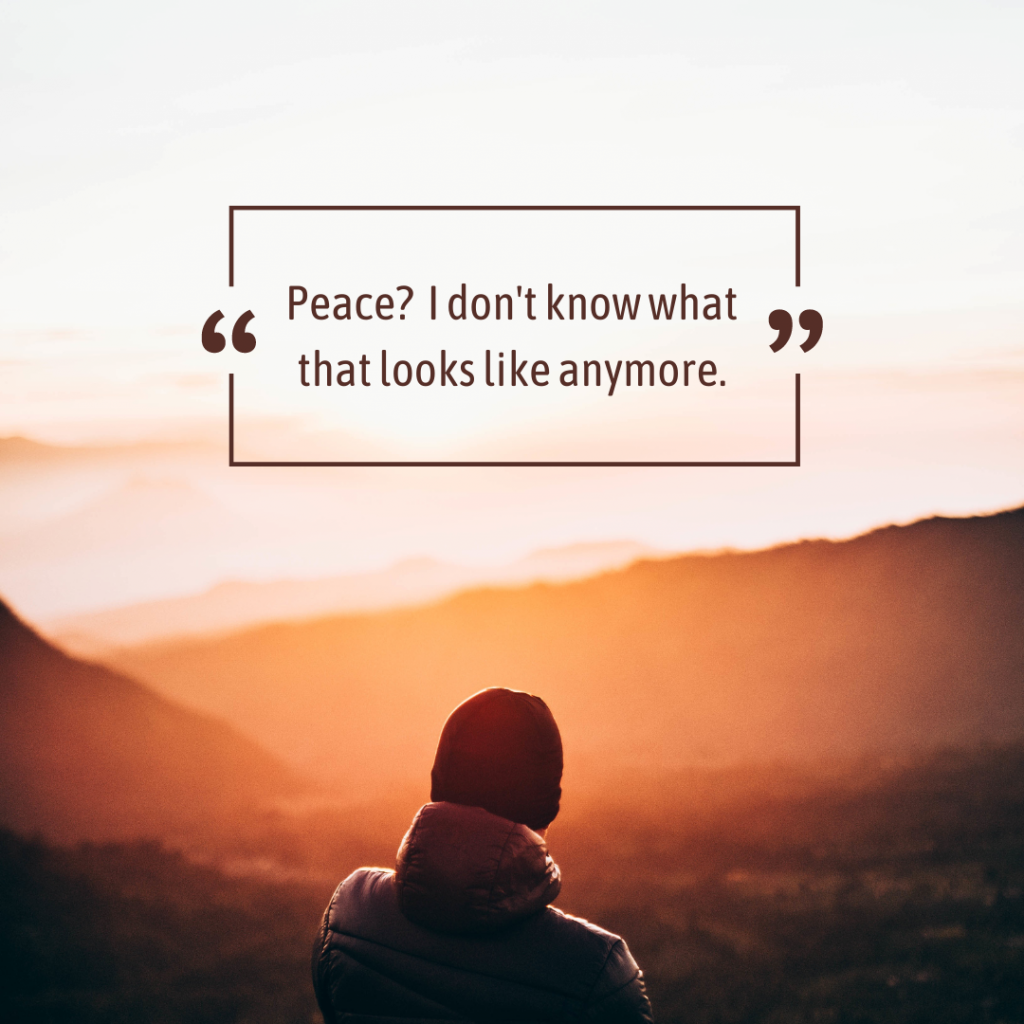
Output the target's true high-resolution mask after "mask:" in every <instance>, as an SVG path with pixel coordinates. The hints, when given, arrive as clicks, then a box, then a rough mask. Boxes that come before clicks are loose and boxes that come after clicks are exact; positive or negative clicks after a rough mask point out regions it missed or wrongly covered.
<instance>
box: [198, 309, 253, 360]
mask: <svg viewBox="0 0 1024 1024" xmlns="http://www.w3.org/2000/svg"><path fill="white" fill-rule="evenodd" d="M255 316H256V314H255V313H253V311H252V310H251V309H247V310H246V311H245V312H244V313H243V314H242V315H241V316H240V317H239V318H238V319H237V320H236V321H235V326H234V327H233V328H232V329H231V344H232V345H234V347H235V349H236V351H238V352H251V351H252V350H253V349H254V348H255V347H256V337H255V335H253V334H250V333H249V332H248V331H247V330H246V327H248V326H249V321H250V320H253V319H255ZM223 319H224V314H223V313H222V312H221V311H220V310H219V309H218V310H217V311H216V312H214V313H211V314H210V315H209V316H208V317H207V319H206V323H205V324H203V348H205V349H206V351H207V352H223V351H224V346H225V345H226V344H227V342H226V341H225V339H224V335H223V334H221V333H220V332H219V331H218V330H217V324H219V323H220V322H221V320H223Z"/></svg>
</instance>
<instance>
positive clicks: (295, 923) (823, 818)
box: [0, 746, 1024, 1024]
mask: <svg viewBox="0 0 1024 1024" xmlns="http://www.w3.org/2000/svg"><path fill="white" fill-rule="evenodd" d="M813 779H814V776H812V775H807V774H800V773H792V772H785V771H776V772H759V773H757V774H756V775H755V776H752V777H750V778H748V779H747V781H746V784H745V785H742V784H739V783H738V781H737V779H736V778H726V779H720V780H718V783H720V784H716V783H715V782H714V780H712V782H711V784H709V785H706V786H704V787H703V788H702V789H701V790H700V792H699V793H698V791H697V788H696V787H695V785H694V783H695V780H694V779H690V780H689V782H688V783H687V784H685V785H684V784H683V783H682V782H681V781H677V783H676V784H675V785H673V786H664V785H663V786H662V787H661V789H660V791H659V792H657V793H654V792H651V791H643V792H638V793H637V799H636V800H635V801H632V802H628V803H622V804H620V805H618V806H604V807H590V808H583V807H579V806H576V808H575V810H574V811H573V813H571V814H567V815H566V817H565V819H564V820H563V819H561V818H560V819H559V820H558V821H557V822H556V824H555V826H554V828H553V829H552V832H551V835H550V837H549V838H550V840H551V846H552V850H553V853H554V854H555V856H556V858H557V859H558V860H559V861H560V862H561V864H562V868H563V872H564V875H565V878H566V887H565V890H564V896H563V898H562V899H561V900H560V901H559V905H560V906H562V907H563V909H566V910H569V911H571V912H575V913H579V914H583V915H585V916H588V917H592V918H593V919H594V920H596V921H598V922H600V923H601V924H603V925H605V926H606V927H609V928H612V929H615V930H617V931H621V932H622V934H624V935H625V936H626V938H627V940H628V941H629V943H630V946H631V948H632V949H633V951H634V953H635V955H636V957H637V960H638V961H639V962H640V964H641V966H642V967H643V968H644V970H645V972H646V974H647V979H648V984H649V989H650V993H651V999H652V1003H653V1005H654V1008H655V1013H656V1017H657V1019H658V1020H659V1021H662V1022H674V1021H678V1022H691V1021H692V1022H699V1024H705V1022H706V1024H711V1022H721V1024H726V1022H729V1024H733V1022H735V1024H740V1022H744V1024H746V1022H749V1024H753V1022H764V1024H790V1022H792V1024H796V1022H799V1024H812V1022H813V1024H822V1022H836V1024H840V1022H841V1024H861V1022H863V1024H881V1022H893V1024H895V1022H901V1024H968V1022H991V1024H996V1022H1007V1024H1009V1022H1020V1021H1024V747H1021V746H1013V747H1002V748H993V749H989V750H985V751H980V752H974V753H963V752H960V753H957V752H947V753H945V754H937V755H933V756H929V757H927V758H923V759H918V760H915V761H913V762H911V763H907V764H904V765H902V766H895V765H891V764H890V765H885V764H881V765H880V764H877V763H876V764H873V765H861V766H859V767H856V766H853V767H850V768H849V769H848V770H847V771H846V772H845V773H842V774H841V775H838V774H837V775H834V776H833V777H832V779H831V781H830V782H829V783H828V785H821V784H820V783H818V784H815V783H814V781H813ZM352 825H353V823H352V821H351V820H339V821H338V830H339V834H340V833H342V832H344V830H345V829H349V828H351V827H352ZM399 838H400V834H396V835H395V836H394V837H393V841H392V842H391V843H389V844H388V845H387V847H386V848H385V847H384V846H379V850H378V852H379V853H380V857H379V858H377V859H379V860H381V861H383V862H385V863H386V862H388V861H389V860H390V858H391V856H393V854H392V853H391V851H392V850H393V848H394V847H395V846H397V843H398V840H399ZM270 841H271V840H269V839H266V838H264V840H263V842H264V843H268V842H270ZM272 852H273V851H272V850H270V849H266V848H264V853H265V854H270V853H272ZM365 852H366V851H365V850H364V851H363V853H364V854H365ZM319 853H320V856H319V857H318V856H316V851H315V850H311V851H310V854H311V856H312V857H313V859H315V860H317V861H318V863H317V865H316V867H317V868H318V870H321V871H322V870H323V869H325V868H327V866H328V864H327V861H329V860H331V859H334V860H336V863H335V864H334V865H333V872H332V874H331V875H330V876H327V875H325V876H324V877H323V878H322V879H321V880H319V881H315V882H313V881H311V882H303V881H277V882H269V881H266V880H262V879H255V878H251V877H250V878H238V877H226V876H225V875H224V874H222V873H219V872H218V871H216V870H213V869H212V868H208V867H197V866H195V865H194V864H191V863H189V862H188V861H186V860H185V859H183V858H182V857H181V856H180V855H177V854H174V853H170V852H167V851H165V850H162V849H161V848H160V847H158V846H156V845H152V844H136V845H129V846H84V847H79V848H76V849H72V850H61V849H55V848H51V847H46V846H42V845H38V844H34V843H30V842H26V841H24V840H21V839H17V838H15V837H13V836H12V835H10V834H6V835H3V837H2V839H0V920H2V921H3V924H4V926H3V928H2V929H0V1016H2V1017H3V1019H5V1020H12V1021H17V1022H33V1024H35V1022H54V1024H56V1022H58V1021H60V1022H62V1024H63V1022H66V1021H69V1020H74V1021H76V1022H81V1024H93V1022H96V1024H99V1022H103V1024H107V1022H129V1021H132V1022H134V1021H147V1022H167V1024H177V1022H182V1024H184V1022H190V1024H191V1022H201V1024H241V1022H252V1024H263V1022H267V1024H269V1022H272V1021H273V1022H279V1024H308V1022H309V1021H310V1020H311V1019H312V1016H311V1015H312V1014H313V1012H314V1004H313V1001H312V995H311V990H310V983H309V966H308V953H309V945H310V941H311V937H312V934H313V931H314V929H315V927H316V924H317V922H318V917H319V914H320V912H321V910H322V907H323V905H324V904H325V903H326V900H327V898H328V895H329V893H330V891H331V889H332V888H333V884H334V880H335V877H336V876H338V877H340V876H341V875H342V874H344V873H345V872H347V871H348V870H349V869H350V868H352V867H354V866H355V865H356V864H357V863H358V862H359V861H358V860H357V859H353V857H354V854H353V853H352V852H351V851H350V852H349V853H348V854H347V855H346V854H337V853H334V854H330V853H328V851H327V850H326V849H325V848H323V847H320V848H319ZM295 855H296V848H295V846H294V844H292V846H291V847H290V848H289V851H288V856H289V857H290V858H292V860H293V861H294V858H295ZM325 855H326V856H325ZM328 877H329V880H328Z"/></svg>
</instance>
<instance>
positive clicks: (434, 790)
mask: <svg viewBox="0 0 1024 1024" xmlns="http://www.w3.org/2000/svg"><path fill="white" fill-rule="evenodd" d="M561 780H562V740H561V736H560V734H559V732H558V726H557V725H556V724H555V720H554V717H553V716H552V714H551V712H550V711H549V710H548V707H547V705H546V704H545V703H544V701H542V700H541V699H540V698H539V697H535V696H533V695H532V694H529V693H523V692H521V691H518V690H506V689H500V688H492V689H487V690H481V691H480V692H479V693H477V694H475V695H474V696H472V697H470V698H469V699H468V700H467V701H464V702H463V703H462V704H460V705H459V706H458V707H457V708H456V709H455V710H454V711H453V712H452V713H451V715H450V716H449V718H448V721H447V722H446V723H445V726H444V729H443V730H442V732H441V738H440V741H439V742H438V745H437V754H436V755H435V758H434V767H433V770H432V771H431V792H430V801H431V802H430V803H428V804H425V805H424V806H423V807H421V808H420V810H419V811H418V812H417V814H416V817H415V818H414V819H413V822H412V825H411V826H410V828H409V831H408V832H407V833H406V835H405V838H404V839H403V840H402V845H401V847H400V848H399V851H398V859H397V865H396V868H395V870H394V871H388V870H385V869H383V868H360V869H359V870H357V871H354V872H353V873H352V874H351V875H349V876H348V878H346V879H345V880H344V881H343V882H342V883H341V885H339V886H338V888H337V889H336V890H335V893H334V895H333V897H332V898H331V902H330V904H329V905H328V907H327V911H326V913H325V914H324V918H323V923H322V925H321V927H320V931H319V934H318V936H317V939H316V942H315V944H314V948H313V986H314V989H315V991H316V998H317V1002H318V1004H319V1006H320V1011H321V1013H322V1014H323V1017H324V1021H325V1024H374V1022H375V1021H376V1022H381V1019H382V1018H384V1019H387V1020H388V1021H389V1022H392V1024H397V1022H400V1021H408V1022H411V1021H434V1022H443V1021H463V1022H465V1021H475V1022H480V1024H484V1022H492V1021H505V1022H521V1024H526V1022H531V1024H546V1022H555V1021H581V1022H606V1024H634V1022H635V1024H643V1022H646V1024H650V1022H651V1021H652V1014H651V1006H650V1003H649V1002H648V999H647V993H646V990H645V988H644V982H643V975H642V974H641V972H640V969H639V967H637V965H636V961H634V959H633V957H632V956H631V955H630V952H629V950H628V949H627V947H626V943H625V942H624V941H623V940H622V939H621V938H619V936H617V935H613V934H612V933H611V932H607V931H605V930H604V929H602V928H598V927H597V926H596V925H593V924H591V923H590V922H588V921H584V920H583V919H582V918H578V917H571V916H570V915H568V914H563V913H562V912H561V911H559V910H556V909H555V908H554V907H552V906H551V903H552V902H553V901H554V900H555V898H556V897H557V896H558V892H559V889H560V888H561V877H560V874H559V870H558V866H557V865H556V864H555V862H554V861H553V860H552V859H551V855H550V854H549V853H548V848H547V844H546V843H545V839H544V836H545V833H546V831H547V827H548V826H549V825H550V824H551V822H552V821H553V820H554V818H555V816H556V815H557V814H558V807H559V801H560V800H561V795H562V790H561Z"/></svg>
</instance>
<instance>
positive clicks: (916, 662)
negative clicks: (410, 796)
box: [110, 509, 1024, 796]
mask: <svg viewBox="0 0 1024 1024" xmlns="http://www.w3.org/2000/svg"><path fill="white" fill-rule="evenodd" d="M1022 622H1024V509H1018V510H1015V511H1010V512H1004V513H1000V514H997V515H991V516H978V517H972V518H966V519H948V518H941V517H938V518H933V519H929V520H923V521H920V522H917V523H914V524H911V525H909V526H901V527H897V526H891V527H886V528H883V529H879V530H875V531H873V532H871V533H868V534H865V535H863V536H860V537H856V538H854V539H851V540H848V541H841V542H833V541H804V542H801V543H797V544H789V545H784V546H781V547H777V548H773V549H769V550H764V551H756V552H735V553H722V554H713V555H688V556H683V557H677V558H670V559H662V560H657V561H640V562H638V563H636V564H634V565H631V566H629V567H628V568H625V569H622V570H619V571H615V572H608V573H604V574H602V575H600V576H597V577H594V578H591V579H587V580H583V581H578V582H572V583H565V584H559V585H550V584H537V585H533V586H527V587H522V588H518V589H495V588H490V589H477V590H473V591H469V592H466V593H461V594H458V595H456V596H453V597H450V598H447V599H445V600H442V601H439V602H437V603H435V604H433V605H429V606H425V607H418V608H407V609H399V610H391V611H385V612H375V613H367V614H358V615H345V616H332V617H327V618H323V619H320V620H316V621H309V622H299V623H286V624H276V625H268V626H262V627H260V628H256V629H249V630H244V631H241V632H238V633H236V634H233V635H229V636H225V637H216V638H185V639H181V640H176V641H168V642H163V643H158V644H150V645H143V646H140V647H138V648H134V649H130V650H122V651H120V652H117V653H116V654H113V655H111V656H110V663H111V664H113V665H115V666H116V667H117V668H119V669H120V670H122V671H124V672H127V673H129V674H131V675H133V676H134V677H136V678H138V679H140V680H143V681H144V682H146V683H147V684H149V685H150V686H152V687H153V688H154V689H155V690H157V691H158V692H160V693H162V694H164V695H165V696H167V697H168V698H170V699H173V700H176V701H178V702H181V703H182V704H185V705H189V706H191V707H194V708H196V709H197V710H200V711H202V712H204V713H207V714H213V715H217V716H220V717H222V718H224V719H226V720H229V721H230V722H232V724H234V725H235V726H236V727H238V728H239V729H240V730H242V731H243V732H244V733H246V734H247V735H248V736H250V737H252V738H254V739H256V740H257V741H258V742H260V743H261V744H262V745H263V746H264V747H265V748H267V749H268V750H269V751H271V752H272V753H273V754H274V755H275V756H276V757H278V758H279V759H281V760H282V761H285V762H287V763H289V764H291V765H293V766H296V767H299V768H301V769H303V770H305V771H306V772H308V773H310V774H311V775H312V776H313V777H314V778H316V779H318V780H320V781H321V782H323V783H325V784H329V785H331V786H333V787H336V788H337V789H339V790H341V791H343V792H345V793H346V794H348V795H350V796H354V795H359V796H366V795H367V794H373V793H378V792H387V791H388V790H389V789H391V788H392V787H395V786H405V785H411V784H415V783H416V782H417V781H419V782H422V781H423V780H425V779H426V778H427V776H428V772H429V767H430V761H431V756H432V752H433V747H434V743H435V741H436V737H437V734H438V732H439V730H440V728H441V725H442V724H443V722H444V720H445V717H446V716H447V714H448V712H449V711H450V710H451V708H452V707H454V706H455V705H456V704H457V703H459V702H460V701H461V700H463V699H465V698H466V697H467V696H469V695H470V694H472V693H474V692H475V691H476V690H479V689H480V688H482V687H485V686H510V687H514V688H518V689H525V690H530V691H532V692H535V693H537V694H540V695H541V696H542V697H543V698H544V699H545V700H546V701H547V702H548V703H549V705H550V706H551V708H552V710H553V711H554V714H555V716H556V718H557V720H558V721H559V723H560V726H561V728H562V732H563V737H564V741H565V747H566V772H567V780H573V782H572V784H573V785H577V786H583V785H589V786H592V787H596V791H598V792H600V791H601V790H602V787H606V786H615V787H616V788H617V789H618V790H623V789H625V790H626V791H627V792H628V789H629V787H630V785H636V786H638V787H642V786H643V785H647V784H648V782H647V781H644V780H650V779H651V778H657V777H658V775H659V773H664V772H666V771H674V770H676V769H685V768H688V767H692V766H694V765H705V766H707V765H726V764H736V763H740V762H759V763H764V762H766V761H772V760H775V761H785V760H792V759H801V760H804V761H807V760H815V759H817V760H819V761H821V760H822V759H824V760H829V759H832V760H835V759H841V758H848V757H856V756H860V755H861V754H863V753H865V752H870V753H873V754H877V753H882V754H885V753H886V752H894V753H902V752H907V751H914V750H921V749H928V748H935V747H939V746H950V745H952V746H972V745H977V744H985V743H998V742H1002V741H1005V740H1009V739H1014V738H1017V737H1019V736H1021V735H1022V734H1024V687H1022V682H1024V629H1022V628H1021V624H1022ZM631 780H632V782H631ZM568 785H569V783H568V781H567V787H568ZM567 791H569V790H568V789H567Z"/></svg>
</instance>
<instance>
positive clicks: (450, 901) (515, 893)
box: [395, 802, 562, 934]
mask: <svg viewBox="0 0 1024 1024" xmlns="http://www.w3.org/2000/svg"><path fill="white" fill-rule="evenodd" d="M395 884H396V888H397V890H398V904H399V906H400V907H401V909H402V913H403V914H405V916H406V917H407V918H409V920H410V921H413V922H414V923H416V924H419V925H422V926H423V927H424V928H430V929H432V930H434V931H440V932H454V933H463V934H469V933H476V934H480V933H483V932H491V931H497V930H498V929H500V928H504V927H507V926H508V925H510V924H514V923H515V922H516V921H521V920H522V919H523V918H526V917H530V916H531V915H533V914H536V913H539V912H540V911H541V910H543V909H544V908H545V907H546V906H547V905H548V904H549V903H551V902H552V901H553V900H554V899H555V898H556V897H557V896H558V892H559V890H560V889H561V887H562V879H561V875H560V873H559V871H558V865H557V864H556V863H555V862H554V861H553V860H552V859H551V855H550V854H549V853H548V848H547V844H546V843H545V842H544V840H543V839H542V838H541V837H540V836H539V835H537V833H536V832H534V831H533V830H532V829H529V828H527V827H526V826H525V825H517V824H516V823H515V822H514V821H509V820H508V819H507V818H499V817H498V816H497V815H496V814H491V812H490V811H485V810H484V809H483V808H481V807H466V806H463V805H462V804H451V803H444V802H441V803H430V804H425V805H424V806H423V807H421V808H420V810H419V812H418V813H417V815H416V817H415V818H414V819H413V822H412V825H411V826H410V828H409V831H408V832H407V833H406V834H405V838H404V839H403V840H402V845H401V848H400V849H399V851H398V863H397V865H396V869H395Z"/></svg>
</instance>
